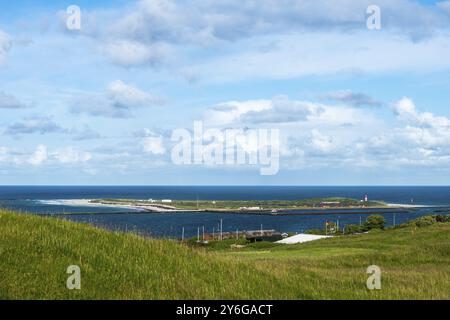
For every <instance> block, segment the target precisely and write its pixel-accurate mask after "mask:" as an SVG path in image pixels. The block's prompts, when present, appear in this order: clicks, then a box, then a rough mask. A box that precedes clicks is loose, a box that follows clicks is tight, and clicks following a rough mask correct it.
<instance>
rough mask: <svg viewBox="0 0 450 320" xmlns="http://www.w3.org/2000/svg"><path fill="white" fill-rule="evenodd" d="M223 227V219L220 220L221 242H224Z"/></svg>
mask: <svg viewBox="0 0 450 320" xmlns="http://www.w3.org/2000/svg"><path fill="white" fill-rule="evenodd" d="M222 227H223V221H222V219H220V241H222V240H223V229H222Z"/></svg>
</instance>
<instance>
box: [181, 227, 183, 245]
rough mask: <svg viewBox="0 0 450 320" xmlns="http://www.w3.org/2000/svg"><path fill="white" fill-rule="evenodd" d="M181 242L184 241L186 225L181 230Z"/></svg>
mask: <svg viewBox="0 0 450 320" xmlns="http://www.w3.org/2000/svg"><path fill="white" fill-rule="evenodd" d="M181 242H184V227H183V229H182V231H181Z"/></svg>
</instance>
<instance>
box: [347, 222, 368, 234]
mask: <svg viewBox="0 0 450 320" xmlns="http://www.w3.org/2000/svg"><path fill="white" fill-rule="evenodd" d="M364 231H366V230H365V229H364V228H363V227H362V226H358V225H355V224H347V225H346V226H345V234H355V233H363V232H364Z"/></svg>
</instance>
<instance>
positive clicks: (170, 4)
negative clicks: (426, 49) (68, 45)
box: [83, 0, 449, 67]
mask: <svg viewBox="0 0 450 320" xmlns="http://www.w3.org/2000/svg"><path fill="white" fill-rule="evenodd" d="M371 4H373V1H371V0H362V1H352V0H335V1H328V0H303V1H298V0H266V1H264V2H261V1H253V0H227V1H225V2H220V1H215V0H207V1H197V2H194V3H191V2H186V1H176V0H140V1H137V3H136V4H135V5H131V6H129V7H127V8H126V9H125V10H124V9H123V8H122V11H121V12H115V13H113V14H110V15H105V13H104V11H98V12H96V11H94V12H88V13H87V14H86V16H87V17H88V18H86V21H85V24H84V25H85V27H84V30H86V31H83V33H84V34H85V35H88V36H91V37H93V38H94V39H96V40H97V41H98V44H99V46H100V47H101V48H103V51H104V52H105V53H106V54H107V55H108V56H109V57H110V58H111V59H112V60H113V62H114V63H117V64H119V65H123V66H126V67H129V66H133V65H145V64H158V63H160V62H167V61H165V60H168V59H167V58H168V56H170V55H172V54H176V55H177V56H178V57H180V56H182V55H183V54H185V53H186V51H190V49H192V48H197V49H201V48H205V47H211V46H216V45H219V46H221V45H223V44H227V43H233V44H236V42H239V41H240V40H246V41H247V40H248V39H252V38H258V37H261V36H268V37H269V38H270V41H267V42H266V43H264V44H263V46H265V45H267V43H272V42H273V40H274V38H276V39H278V38H279V36H280V35H282V34H285V35H286V34H296V35H300V34H309V35H311V36H313V37H314V34H315V33H316V32H324V33H325V34H332V33H334V32H336V33H337V34H345V33H347V34H348V33H352V32H354V31H356V32H358V31H360V30H364V29H365V28H366V9H367V7H368V6H369V5H371ZM377 5H379V6H380V7H381V8H382V15H383V31H387V32H390V33H393V34H399V35H406V36H407V37H409V38H410V39H413V40H414V41H416V40H417V39H424V38H429V37H432V36H433V35H434V34H436V33H439V32H440V31H442V30H446V29H447V28H448V26H449V22H448V20H447V19H446V17H445V14H444V12H443V11H444V10H445V8H446V7H447V4H446V3H445V2H443V3H441V4H439V7H440V8H441V9H444V10H435V8H433V7H432V6H427V5H421V4H418V3H416V2H415V1H410V0H397V1H391V0H378V1H377ZM124 12H125V13H124ZM105 19H106V21H107V22H104V21H105ZM349 31H350V32H349ZM366 31H367V30H366ZM372 35H373V33H365V34H361V35H359V36H358V38H359V39H362V38H371V36H372ZM291 43H293V42H291ZM321 43H322V44H323V43H326V42H324V41H322V42H321ZM356 43H358V41H356ZM301 44H305V42H301ZM187 47H189V49H188V50H185V49H186V48H187ZM340 47H341V46H337V47H335V48H340ZM259 48H261V46H259ZM243 50H245V48H243ZM331 51H332V52H334V49H333V50H331ZM194 54H197V52H194ZM169 60H170V59H169ZM175 60H177V61H179V60H180V59H175ZM318 61H324V60H323V59H318ZM243 65H245V64H243Z"/></svg>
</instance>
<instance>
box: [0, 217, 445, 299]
mask: <svg viewBox="0 0 450 320" xmlns="http://www.w3.org/2000/svg"><path fill="white" fill-rule="evenodd" d="M232 244H234V242H233V240H228V241H224V242H222V243H219V244H215V245H211V246H208V247H195V246H194V247H193V246H190V245H187V244H181V243H179V242H176V241H169V240H155V239H148V238H143V237H141V236H139V235H136V234H132V233H121V232H112V231H107V230H103V229H98V228H95V227H92V226H90V225H86V224H79V223H74V222H69V221H65V220H61V219H56V218H51V217H39V216H35V215H25V214H18V213H13V212H8V211H0V270H1V272H0V299H450V290H449V288H450V223H436V224H433V225H430V226H424V227H417V226H415V225H409V226H405V227H403V228H396V229H388V230H372V231H371V232H369V233H367V234H360V235H351V236H342V237H336V238H332V239H324V240H319V241H315V242H310V243H306V244H299V245H276V244H271V243H257V244H251V245H247V246H245V247H244V248H239V249H237V248H232ZM70 265H78V266H79V267H80V269H81V290H68V289H67V288H66V280H67V278H68V276H69V275H68V274H67V273H66V270H67V267H68V266H70ZM370 265H377V266H379V267H380V268H381V270H382V288H381V290H373V291H372V290H368V289H367V288H366V280H367V278H368V274H366V269H367V267H368V266H370Z"/></svg>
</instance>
